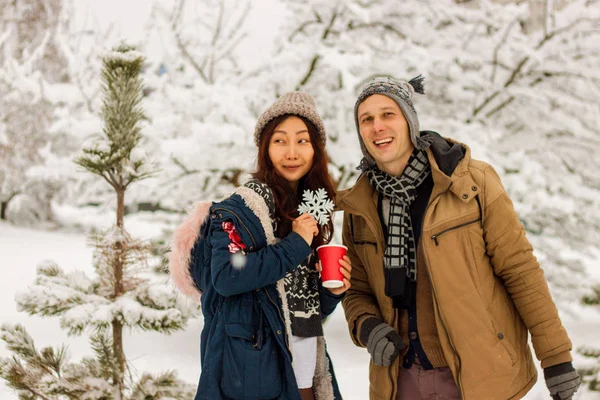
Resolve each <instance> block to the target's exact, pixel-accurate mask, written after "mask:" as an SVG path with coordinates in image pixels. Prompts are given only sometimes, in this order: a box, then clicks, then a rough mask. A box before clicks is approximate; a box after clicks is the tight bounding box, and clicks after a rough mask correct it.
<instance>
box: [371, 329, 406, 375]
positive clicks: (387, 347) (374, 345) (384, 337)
mask: <svg viewBox="0 0 600 400" xmlns="http://www.w3.org/2000/svg"><path fill="white" fill-rule="evenodd" d="M360 337H361V341H362V342H363V344H364V343H366V344H367V350H368V351H369V354H371V359H372V360H373V363H374V364H375V365H379V366H381V367H388V366H390V365H392V363H393V362H394V360H395V359H396V357H398V355H399V354H400V352H401V351H402V350H404V349H405V348H406V346H405V345H404V343H402V338H401V337H400V335H398V334H397V333H396V331H394V328H392V327H391V326H389V325H388V324H386V323H385V322H383V321H381V320H380V319H379V318H375V317H373V318H369V319H367V320H366V321H365V322H363V324H362V326H361V332H360ZM363 339H365V340H363Z"/></svg>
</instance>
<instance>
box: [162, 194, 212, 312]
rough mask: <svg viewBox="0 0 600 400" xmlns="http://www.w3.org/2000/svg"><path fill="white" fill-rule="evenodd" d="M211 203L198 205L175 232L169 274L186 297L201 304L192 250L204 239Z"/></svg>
mask: <svg viewBox="0 0 600 400" xmlns="http://www.w3.org/2000/svg"><path fill="white" fill-rule="evenodd" d="M211 205H212V203H211V202H209V201H204V202H200V203H197V204H196V205H195V206H194V208H193V210H192V211H191V212H190V213H189V214H188V215H187V217H186V218H185V220H184V221H183V222H182V223H181V225H179V227H178V228H177V229H176V230H175V232H173V237H172V240H171V250H170V252H169V273H170V275H171V279H172V280H173V283H174V284H175V286H176V287H177V288H178V289H179V290H180V291H181V292H182V293H183V294H185V295H186V296H188V297H191V298H192V299H194V300H195V301H196V302H198V303H199V302H200V295H202V292H201V291H200V289H198V287H197V286H196V285H195V284H194V279H193V278H192V274H191V272H190V262H191V255H192V250H193V248H194V245H195V243H196V242H197V241H198V240H200V239H202V235H201V232H202V230H201V228H202V225H203V224H204V222H206V221H207V220H208V216H209V214H210V206H211Z"/></svg>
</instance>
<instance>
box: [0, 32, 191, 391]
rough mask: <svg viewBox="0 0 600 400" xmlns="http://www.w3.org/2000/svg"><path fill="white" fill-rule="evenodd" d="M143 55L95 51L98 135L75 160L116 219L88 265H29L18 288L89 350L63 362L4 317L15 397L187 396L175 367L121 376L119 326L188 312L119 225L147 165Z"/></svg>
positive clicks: (172, 319)
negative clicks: (71, 268)
mask: <svg viewBox="0 0 600 400" xmlns="http://www.w3.org/2000/svg"><path fill="white" fill-rule="evenodd" d="M143 64H144V58H143V56H142V55H141V54H140V53H139V52H137V51H135V49H134V48H133V47H130V46H127V45H124V44H122V45H120V46H119V47H117V48H116V49H114V50H113V51H111V52H109V53H108V54H106V55H105V56H104V57H103V69H102V81H103V92H104V99H103V107H102V118H103V121H104V129H103V135H100V137H99V138H97V139H96V141H95V142H94V143H93V144H92V145H91V146H89V147H87V148H85V149H84V151H83V155H82V156H80V157H79V158H77V159H76V160H75V162H76V163H77V164H78V165H80V166H82V167H84V168H85V169H87V170H88V171H90V172H92V173H94V174H96V175H98V176H99V177H102V178H103V179H104V180H105V181H106V182H108V183H109V184H110V186H111V187H112V188H113V190H114V191H115V194H116V199H117V204H116V224H115V225H114V226H113V228H111V229H110V230H109V231H108V232H105V233H104V234H102V235H96V236H95V237H94V238H93V246H94V248H95V252H94V269H95V271H96V276H95V277H93V278H89V277H87V276H85V274H83V273H81V272H73V273H68V274H67V273H65V272H64V271H63V270H62V269H61V268H60V267H58V266H57V265H55V264H54V263H52V262H47V263H44V264H43V265H40V266H39V267H38V271H37V278H36V280H35V282H34V285H33V286H31V287H30V288H29V290H28V291H27V292H25V293H20V294H18V295H17V299H16V300H17V304H18V307H19V309H20V310H22V311H25V312H27V313H29V314H30V315H40V316H58V317H60V323H61V326H62V327H63V328H64V329H66V330H68V333H69V334H81V333H83V332H85V331H86V330H87V331H88V332H90V337H91V338H90V340H91V345H92V349H93V351H94V354H95V357H93V358H84V359H83V360H82V361H81V363H70V362H69V360H68V357H67V351H66V349H65V348H64V347H59V348H57V349H52V348H44V349H41V350H38V349H36V347H35V346H34V343H33V339H32V338H31V337H30V336H29V334H28V333H27V332H26V330H25V329H24V328H23V327H21V326H3V327H2V330H1V332H2V335H1V338H2V339H3V340H4V341H5V342H6V343H7V345H8V348H9V350H10V351H11V352H12V353H13V356H12V357H11V358H10V359H3V360H1V363H0V366H1V369H0V375H1V376H2V378H4V379H5V380H6V381H7V382H8V384H9V386H10V387H12V388H14V389H15V390H17V391H18V392H19V395H20V396H21V398H23V399H32V400H33V399H48V400H51V399H52V400H54V399H57V400H58V399H63V398H68V399H79V398H81V396H82V394H83V393H85V394H86V398H89V399H115V400H121V399H130V400H134V399H135V400H137V399H155V400H158V399H189V398H190V397H191V396H192V393H193V391H192V390H191V388H190V387H189V386H187V385H185V384H184V383H183V382H181V381H180V380H178V379H177V377H176V375H175V373H173V372H166V373H163V374H160V375H158V376H152V375H149V374H143V375H142V376H141V377H140V378H139V379H136V378H135V377H132V376H128V374H127V372H128V368H127V361H126V357H125V350H124V348H123V328H124V327H129V328H132V329H141V330H152V331H158V332H162V333H171V332H174V331H176V330H179V329H181V328H182V327H183V326H184V325H185V323H186V322H187V319H188V317H189V316H190V313H189V311H188V308H187V307H186V306H185V305H184V304H181V303H180V302H179V300H178V297H177V296H176V294H175V293H174V292H173V291H172V290H171V288H169V287H168V286H166V285H164V281H157V280H156V277H154V276H153V274H152V272H151V271H150V270H149V268H147V265H146V262H145V261H146V257H147V254H148V249H147V246H145V245H144V244H142V243H141V242H139V241H136V240H134V239H133V238H131V237H130V236H129V234H128V233H127V232H126V231H125V229H124V199H125V192H126V190H127V188H128V187H129V186H130V185H131V184H133V183H134V182H137V181H140V180H142V179H144V178H147V177H149V176H150V175H151V174H152V169H151V165H150V164H149V163H148V162H147V160H146V159H145V158H144V157H143V154H142V151H141V150H140V149H139V147H138V145H139V143H140V140H141V139H142V135H141V124H142V119H143V118H144V115H143V111H142V109H141V107H140V101H141V99H142V89H143V87H142V81H141V78H140V72H141V69H142V66H143Z"/></svg>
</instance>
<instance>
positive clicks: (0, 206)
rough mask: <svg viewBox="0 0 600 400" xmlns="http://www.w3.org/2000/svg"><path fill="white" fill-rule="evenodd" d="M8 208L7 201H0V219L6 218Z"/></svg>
mask: <svg viewBox="0 0 600 400" xmlns="http://www.w3.org/2000/svg"><path fill="white" fill-rule="evenodd" d="M7 209H8V201H2V202H0V220H2V221H5V220H6V210H7Z"/></svg>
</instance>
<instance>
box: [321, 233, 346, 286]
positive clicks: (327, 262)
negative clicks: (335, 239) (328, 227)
mask: <svg viewBox="0 0 600 400" xmlns="http://www.w3.org/2000/svg"><path fill="white" fill-rule="evenodd" d="M347 251H348V248H347V247H346V246H342V245H339V244H324V245H323V246H319V247H317V254H318V255H319V261H320V262H321V281H323V286H324V287H326V288H339V287H342V286H344V275H342V273H341V272H340V268H342V265H341V264H340V260H341V259H342V257H344V256H345V255H346V252H347Z"/></svg>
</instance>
